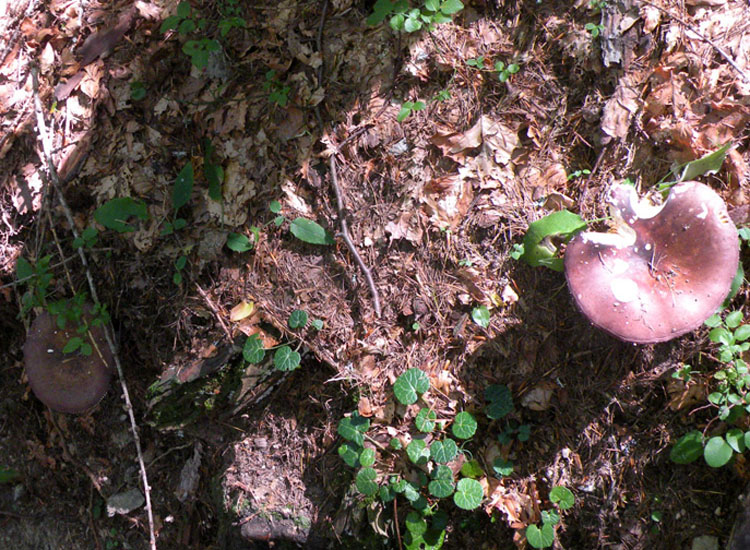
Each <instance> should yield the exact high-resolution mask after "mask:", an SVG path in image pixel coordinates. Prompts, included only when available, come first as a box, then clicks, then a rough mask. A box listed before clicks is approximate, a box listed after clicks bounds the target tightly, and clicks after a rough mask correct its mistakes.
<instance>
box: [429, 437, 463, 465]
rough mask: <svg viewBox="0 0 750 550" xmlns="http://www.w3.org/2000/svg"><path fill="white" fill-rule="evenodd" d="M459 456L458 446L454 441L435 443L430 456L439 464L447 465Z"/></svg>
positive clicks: (431, 447)
mask: <svg viewBox="0 0 750 550" xmlns="http://www.w3.org/2000/svg"><path fill="white" fill-rule="evenodd" d="M457 454H458V446H457V445H456V442H455V441H453V440H452V439H445V441H435V442H434V443H433V444H432V445H431V446H430V455H431V456H432V459H433V460H434V461H435V462H437V463H439V464H447V463H448V462H450V461H451V460H453V459H454V458H456V455H457Z"/></svg>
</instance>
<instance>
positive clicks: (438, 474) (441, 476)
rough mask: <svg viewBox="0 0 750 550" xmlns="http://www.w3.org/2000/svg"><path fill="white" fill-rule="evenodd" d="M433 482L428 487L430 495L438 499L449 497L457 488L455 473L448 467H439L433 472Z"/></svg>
mask: <svg viewBox="0 0 750 550" xmlns="http://www.w3.org/2000/svg"><path fill="white" fill-rule="evenodd" d="M432 478H433V479H432V481H430V483H429V484H428V485H427V490H428V491H430V494H431V495H432V496H434V497H437V498H445V497H449V496H451V495H452V494H453V489H454V488H455V486H454V484H453V471H452V470H451V469H450V468H449V467H448V466H438V467H436V468H435V470H434V471H433V472H432Z"/></svg>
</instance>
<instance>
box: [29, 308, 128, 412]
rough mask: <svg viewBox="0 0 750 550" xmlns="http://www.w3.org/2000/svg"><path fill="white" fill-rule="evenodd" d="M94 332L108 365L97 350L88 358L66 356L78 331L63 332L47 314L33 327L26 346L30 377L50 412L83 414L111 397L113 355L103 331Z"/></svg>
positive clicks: (33, 389)
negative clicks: (69, 342)
mask: <svg viewBox="0 0 750 550" xmlns="http://www.w3.org/2000/svg"><path fill="white" fill-rule="evenodd" d="M85 315H88V313H86V314H85ZM87 320H88V321H90V318H89V319H87ZM68 325H70V323H68ZM90 330H91V333H92V335H93V337H94V340H95V341H96V345H97V346H98V348H99V350H100V351H101V353H102V356H103V357H104V362H103V361H102V359H101V358H100V357H99V354H98V353H97V352H96V349H94V350H93V352H92V353H91V355H88V356H85V355H81V354H80V353H78V352H74V353H63V352H62V350H63V348H64V347H65V344H67V343H68V340H70V338H72V337H74V336H76V333H75V327H72V326H68V327H66V330H60V329H59V328H58V327H57V323H56V322H55V318H54V317H53V316H52V315H50V314H49V313H47V312H46V311H45V312H43V313H42V314H41V315H39V316H38V317H37V318H36V319H34V322H33V323H32V324H31V329H30V330H29V334H28V336H27V337H26V343H25V344H24V346H23V356H24V363H25V365H26V375H27V376H28V378H29V384H30V385H31V389H32V391H33V392H34V395H36V396H37V398H38V399H39V400H40V401H41V402H42V403H44V404H45V405H47V406H48V407H49V408H50V409H53V410H55V411H59V412H65V413H81V412H84V411H85V410H87V409H89V408H91V407H93V406H94V405H96V404H97V403H98V402H99V401H100V400H101V398H102V397H104V394H105V393H107V388H108V387H109V382H110V380H111V379H112V374H113V371H112V368H113V367H112V365H114V362H113V360H112V354H111V352H110V349H109V346H108V345H107V342H106V339H105V337H104V332H103V330H102V328H101V327H92V328H91V329H90Z"/></svg>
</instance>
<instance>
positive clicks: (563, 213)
mask: <svg viewBox="0 0 750 550" xmlns="http://www.w3.org/2000/svg"><path fill="white" fill-rule="evenodd" d="M585 227H586V222H585V221H583V219H581V217H580V216H578V215H577V214H573V213H572V212H568V211H567V210H560V211H559V212H553V213H552V214H549V215H547V216H545V217H544V218H542V219H540V220H537V221H535V222H532V223H531V224H529V228H528V230H527V231H526V235H525V236H524V238H523V254H522V255H521V259H522V260H523V261H525V262H526V263H527V264H529V265H530V266H532V267H538V266H545V267H549V268H550V269H553V270H555V271H562V270H563V261H562V259H561V258H558V257H557V254H558V250H557V247H556V246H555V245H554V244H553V243H552V241H551V240H550V237H562V238H564V239H569V238H570V237H572V236H573V235H575V234H576V233H578V232H579V231H581V230H582V229H585Z"/></svg>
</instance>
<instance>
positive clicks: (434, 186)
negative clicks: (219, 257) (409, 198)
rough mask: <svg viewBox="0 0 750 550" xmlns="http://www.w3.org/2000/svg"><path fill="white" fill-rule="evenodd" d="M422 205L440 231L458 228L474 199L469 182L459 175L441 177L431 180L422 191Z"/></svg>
mask: <svg viewBox="0 0 750 550" xmlns="http://www.w3.org/2000/svg"><path fill="white" fill-rule="evenodd" d="M422 194H423V196H422V197H421V201H422V203H423V204H424V205H425V207H426V210H427V213H428V214H429V215H430V219H431V220H432V222H433V223H435V224H436V225H437V226H438V227H440V228H441V229H442V228H444V227H446V226H448V227H450V228H451V229H455V228H456V227H458V224H459V223H461V221H462V220H463V218H464V216H465V215H466V213H467V212H468V210H469V206H470V205H471V201H472V200H473V199H474V189H473V187H472V185H471V182H470V181H469V180H468V179H465V178H464V177H463V176H462V175H461V174H451V175H448V176H441V177H437V178H434V179H433V180H431V181H430V182H429V183H428V184H427V185H426V186H425V188H424V189H423V193H422Z"/></svg>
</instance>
